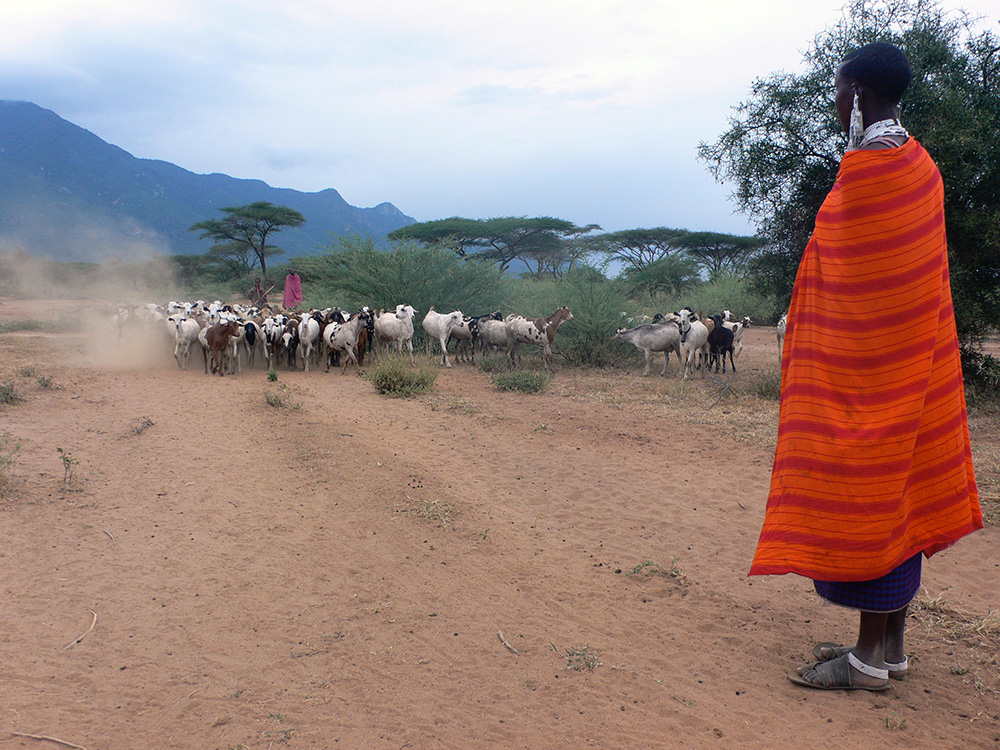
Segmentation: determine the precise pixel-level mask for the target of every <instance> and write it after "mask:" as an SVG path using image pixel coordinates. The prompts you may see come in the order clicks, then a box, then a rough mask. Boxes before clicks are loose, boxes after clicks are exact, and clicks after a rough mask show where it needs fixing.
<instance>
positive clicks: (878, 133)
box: [858, 120, 910, 148]
mask: <svg viewBox="0 0 1000 750" xmlns="http://www.w3.org/2000/svg"><path fill="white" fill-rule="evenodd" d="M896 136H898V137H901V138H903V139H904V140H905V139H907V138H909V137H910V134H909V133H908V132H907V131H906V128H904V127H903V126H902V125H900V124H899V123H898V122H897V121H896V120H879V121H878V122H873V123H872V124H871V125H869V126H868V127H867V128H865V134H864V136H863V137H862V138H861V143H859V144H858V148H864V147H865V146H870V145H872V144H877V145H884V146H888V147H889V148H896V147H897V146H898V145H899V144H898V143H896V142H895V141H893V140H892V138H893V137H896Z"/></svg>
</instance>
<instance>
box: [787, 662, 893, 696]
mask: <svg viewBox="0 0 1000 750" xmlns="http://www.w3.org/2000/svg"><path fill="white" fill-rule="evenodd" d="M851 667H854V669H856V670H857V671H859V672H861V673H862V674H865V675H868V676H869V677H874V678H875V679H877V680H885V683H883V684H881V685H855V684H854V681H853V679H852V677H851ZM799 672H801V673H802V674H800V673H799ZM809 672H815V673H816V675H817V677H818V678H819V679H818V681H816V682H813V681H811V680H807V679H806V678H805V675H806V674H808V673H809ZM788 679H789V680H791V681H792V682H794V683H795V684H796V685H804V686H805V687H810V688H816V689H817V690H870V691H872V692H880V691H882V690H888V689H889V670H888V669H879V668H878V667H872V666H870V665H868V664H865V663H864V662H863V661H861V660H860V659H859V658H858V657H856V656H855V655H854V654H852V653H846V654H842V655H841V656H838V657H836V658H835V659H829V660H827V661H817V662H813V663H812V664H808V665H806V666H805V667H802V668H801V669H800V670H799V671H798V672H791V673H790V674H789V675H788Z"/></svg>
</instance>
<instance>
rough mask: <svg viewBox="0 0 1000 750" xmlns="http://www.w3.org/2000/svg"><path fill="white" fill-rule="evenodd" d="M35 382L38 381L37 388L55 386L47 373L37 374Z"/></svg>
mask: <svg viewBox="0 0 1000 750" xmlns="http://www.w3.org/2000/svg"><path fill="white" fill-rule="evenodd" d="M35 382H36V383H38V387H39V388H45V389H49V388H55V384H54V383H53V382H52V378H51V377H50V376H49V375H39V376H38V378H37V379H36V380H35Z"/></svg>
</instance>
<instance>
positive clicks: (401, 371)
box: [367, 356, 439, 398]
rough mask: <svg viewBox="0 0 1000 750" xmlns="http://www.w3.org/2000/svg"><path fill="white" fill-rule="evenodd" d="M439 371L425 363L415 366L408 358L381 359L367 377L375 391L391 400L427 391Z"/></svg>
mask: <svg viewBox="0 0 1000 750" xmlns="http://www.w3.org/2000/svg"><path fill="white" fill-rule="evenodd" d="M438 372H439V370H438V369H437V367H435V366H433V365H431V364H430V363H427V362H422V363H420V364H418V365H416V366H413V365H411V364H410V360H409V358H408V357H398V356H397V357H383V358H382V359H380V360H379V361H378V364H376V365H375V367H373V368H372V370H371V373H370V374H369V375H368V376H367V377H368V379H369V380H370V381H371V383H372V385H373V386H374V387H375V390H376V391H378V392H379V393H381V394H382V395H383V396H389V397H391V398H409V397H410V396H413V395H414V394H417V393H424V392H426V391H429V390H430V389H431V388H432V387H433V385H434V381H435V380H437V376H438Z"/></svg>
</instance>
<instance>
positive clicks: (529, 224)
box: [388, 216, 599, 271]
mask: <svg viewBox="0 0 1000 750" xmlns="http://www.w3.org/2000/svg"><path fill="white" fill-rule="evenodd" d="M596 228H599V227H597V226H596V225H591V226H589V227H578V226H577V225H576V224H574V223H573V222H571V221H565V220H564V219H556V218H553V217H551V216H539V217H535V218H531V219H529V218H527V217H525V216H504V217H499V218H495V219H463V218H461V217H458V216H453V217H452V218H450V219H438V220H436V221H425V222H421V223H418V224H410V225H409V226H406V227H402V228H401V229H397V230H396V231H394V232H391V233H390V234H389V236H388V237H389V239H390V240H395V241H403V240H416V241H417V242H422V243H424V244H425V245H442V246H444V247H448V248H451V249H452V250H454V251H455V252H456V253H458V255H460V256H462V257H466V256H469V255H472V254H475V256H476V257H477V258H481V259H484V260H489V261H491V262H493V263H495V264H497V265H498V266H499V267H500V270H501V271H505V270H507V268H508V267H509V266H510V264H511V263H513V262H514V261H515V260H519V259H521V260H525V259H526V258H527V255H528V254H529V253H532V252H534V253H536V257H543V263H545V262H549V259H551V258H552V255H551V254H552V252H553V249H554V248H556V247H557V246H558V243H559V242H560V241H561V240H564V239H567V238H573V237H578V236H579V235H580V234H581V233H585V232H589V231H591V230H593V229H596ZM546 255H548V258H545V257H544V256H546Z"/></svg>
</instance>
